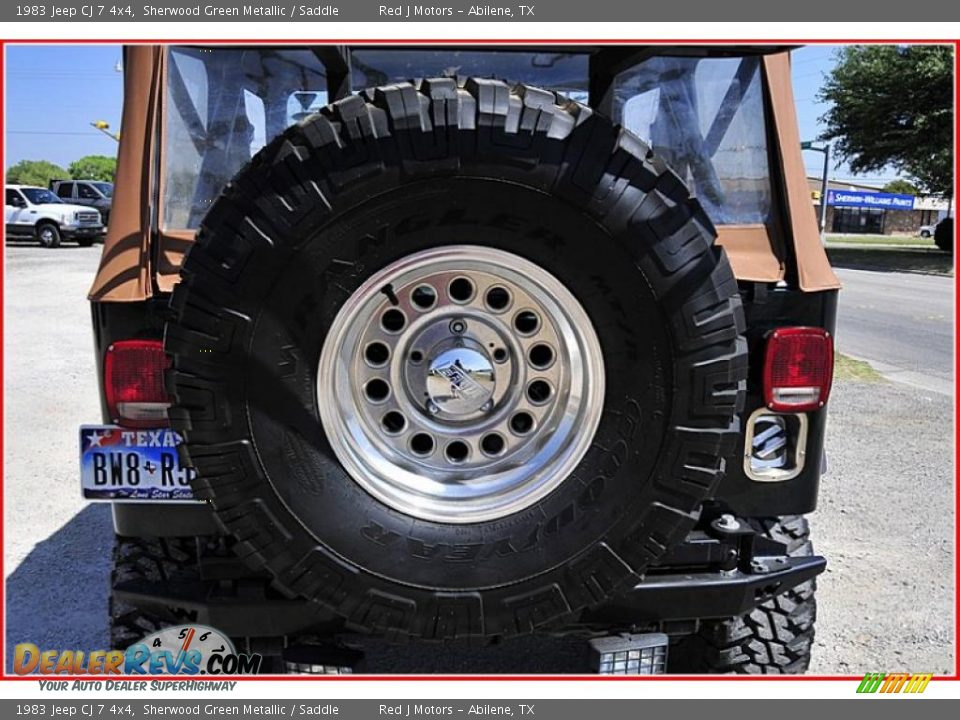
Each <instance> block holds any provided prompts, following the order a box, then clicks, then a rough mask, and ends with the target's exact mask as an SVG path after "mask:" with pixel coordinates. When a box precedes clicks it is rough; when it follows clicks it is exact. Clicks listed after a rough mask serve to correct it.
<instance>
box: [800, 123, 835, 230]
mask: <svg viewBox="0 0 960 720" xmlns="http://www.w3.org/2000/svg"><path fill="white" fill-rule="evenodd" d="M800 149H801V150H813V151H815V152H818V153H823V176H822V177H821V178H820V242H821V243H824V242H826V240H827V186H828V185H829V175H830V143H826V144H824V145H823V147H814V145H813V141H812V140H807V141H806V142H802V143H800Z"/></svg>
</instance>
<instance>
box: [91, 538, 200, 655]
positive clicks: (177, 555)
mask: <svg viewBox="0 0 960 720" xmlns="http://www.w3.org/2000/svg"><path fill="white" fill-rule="evenodd" d="M196 558H197V541H196V539H195V538H132V537H119V536H118V537H116V538H115V540H114V545H113V569H112V571H111V573H110V601H109V605H110V647H111V648H116V649H118V650H123V649H126V648H127V647H129V646H130V645H131V644H133V643H135V642H137V641H138V640H142V639H143V637H144V636H145V635H149V634H150V633H153V632H156V631H157V630H161V629H163V628H165V627H168V626H170V625H175V624H176V623H177V622H186V621H187V620H188V618H186V617H184V616H183V615H182V614H180V616H179V617H178V616H177V609H176V608H170V610H169V613H165V612H163V611H162V610H159V609H158V610H156V611H151V610H147V609H144V608H139V607H135V606H133V605H128V604H127V603H125V602H123V601H122V600H120V599H119V598H118V597H117V590H118V587H119V586H121V585H122V584H124V583H129V582H134V581H147V582H159V581H168V580H170V579H172V578H175V577H181V576H183V575H187V574H191V573H192V574H195V573H194V572H193V568H194V566H195V564H196Z"/></svg>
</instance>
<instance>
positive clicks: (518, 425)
mask: <svg viewBox="0 0 960 720" xmlns="http://www.w3.org/2000/svg"><path fill="white" fill-rule="evenodd" d="M510 429H511V430H512V431H513V432H514V433H516V434H517V435H526V434H527V433H529V432H530V431H531V430H533V415H531V414H530V413H528V412H518V413H515V414H514V415H513V417H511V418H510Z"/></svg>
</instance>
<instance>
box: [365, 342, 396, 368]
mask: <svg viewBox="0 0 960 720" xmlns="http://www.w3.org/2000/svg"><path fill="white" fill-rule="evenodd" d="M363 356H364V358H365V359H366V361H367V364H368V365H370V366H371V367H382V366H384V365H386V363H387V360H389V359H390V348H389V347H387V346H386V345H384V344H383V343H382V342H372V343H370V344H369V345H367V347H366V349H365V350H364V352H363Z"/></svg>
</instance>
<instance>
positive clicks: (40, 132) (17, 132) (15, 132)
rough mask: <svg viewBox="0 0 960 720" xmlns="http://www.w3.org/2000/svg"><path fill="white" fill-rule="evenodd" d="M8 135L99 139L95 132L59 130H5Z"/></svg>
mask: <svg viewBox="0 0 960 720" xmlns="http://www.w3.org/2000/svg"><path fill="white" fill-rule="evenodd" d="M7 134H8V135H90V136H93V137H99V136H100V134H99V133H95V132H80V131H75V132H68V131H60V130H7Z"/></svg>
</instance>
